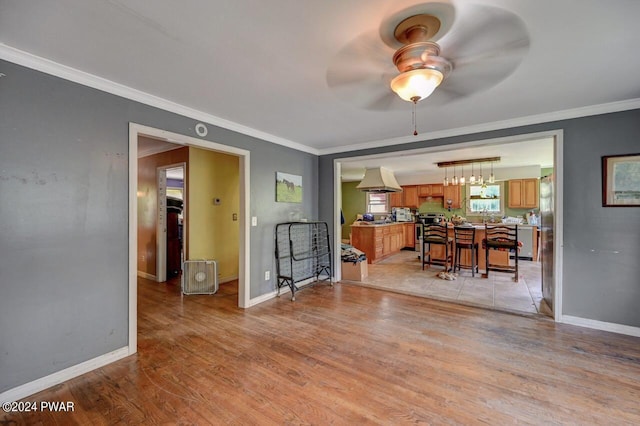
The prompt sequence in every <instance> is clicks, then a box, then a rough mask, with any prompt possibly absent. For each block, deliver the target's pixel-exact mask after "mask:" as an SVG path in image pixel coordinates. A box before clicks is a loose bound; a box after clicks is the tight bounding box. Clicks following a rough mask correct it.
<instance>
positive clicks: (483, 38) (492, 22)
mask: <svg viewBox="0 0 640 426" xmlns="http://www.w3.org/2000/svg"><path fill="white" fill-rule="evenodd" d="M528 40H529V32H528V31H527V27H526V25H525V24H524V22H523V21H522V19H520V17H518V16H517V15H515V14H514V13H512V12H509V11H507V10H504V9H500V8H497V7H492V6H485V5H477V4H475V5H468V6H466V7H464V8H460V10H459V13H458V17H457V19H456V22H455V23H454V25H453V27H452V29H451V31H450V32H449V33H447V34H445V35H444V36H443V37H442V38H441V39H440V41H439V44H440V47H441V48H442V53H443V56H445V57H447V58H456V57H463V56H471V55H477V54H479V53H481V52H484V51H492V50H495V48H496V47H497V46H500V45H503V46H508V45H510V44H512V43H518V42H525V41H526V42H527V43H528Z"/></svg>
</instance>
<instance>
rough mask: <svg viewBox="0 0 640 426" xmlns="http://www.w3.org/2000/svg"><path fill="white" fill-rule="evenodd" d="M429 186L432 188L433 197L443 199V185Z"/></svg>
mask: <svg viewBox="0 0 640 426" xmlns="http://www.w3.org/2000/svg"><path fill="white" fill-rule="evenodd" d="M429 186H430V187H431V196H432V197H442V196H443V195H444V186H443V185H442V184H441V183H434V184H431V185H429Z"/></svg>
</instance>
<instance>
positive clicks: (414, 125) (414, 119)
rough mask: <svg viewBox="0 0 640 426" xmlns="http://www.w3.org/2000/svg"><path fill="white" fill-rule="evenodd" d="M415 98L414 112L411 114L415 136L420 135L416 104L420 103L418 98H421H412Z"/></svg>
mask: <svg viewBox="0 0 640 426" xmlns="http://www.w3.org/2000/svg"><path fill="white" fill-rule="evenodd" d="M412 100H413V112H412V114H411V121H412V123H413V136H418V123H417V118H416V105H417V104H418V100H419V99H412Z"/></svg>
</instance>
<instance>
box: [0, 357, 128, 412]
mask: <svg viewBox="0 0 640 426" xmlns="http://www.w3.org/2000/svg"><path fill="white" fill-rule="evenodd" d="M127 356H129V347H128V346H125V347H123V348H120V349H116V350H115V351H112V352H109V353H107V354H104V355H100V356H98V357H96V358H93V359H90V360H88V361H85V362H82V363H80V364H77V365H73V366H71V367H69V368H65V369H64V370H60V371H57V372H55V373H53V374H49V375H48V376H45V377H42V378H40V379H37V380H34V381H33V382H29V383H25V384H24V385H20V386H18V387H15V388H13V389H9V390H8V391H5V392H2V393H0V403H4V402H13V401H18V400H20V399H22V398H26V397H28V396H29V395H33V394H34V393H38V392H40V391H43V390H45V389H47V388H50V387H51V386H55V385H57V384H60V383H62V382H66V381H67V380H71V379H73V378H74V377H78V376H81V375H82V374H85V373H88V372H89V371H92V370H95V369H97V368H100V367H102V366H104V365H107V364H110V363H112V362H115V361H117V360H119V359H122V358H124V357H127Z"/></svg>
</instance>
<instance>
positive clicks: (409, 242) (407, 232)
mask: <svg viewBox="0 0 640 426" xmlns="http://www.w3.org/2000/svg"><path fill="white" fill-rule="evenodd" d="M415 245H416V227H415V225H414V224H413V223H405V224H404V247H415Z"/></svg>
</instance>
